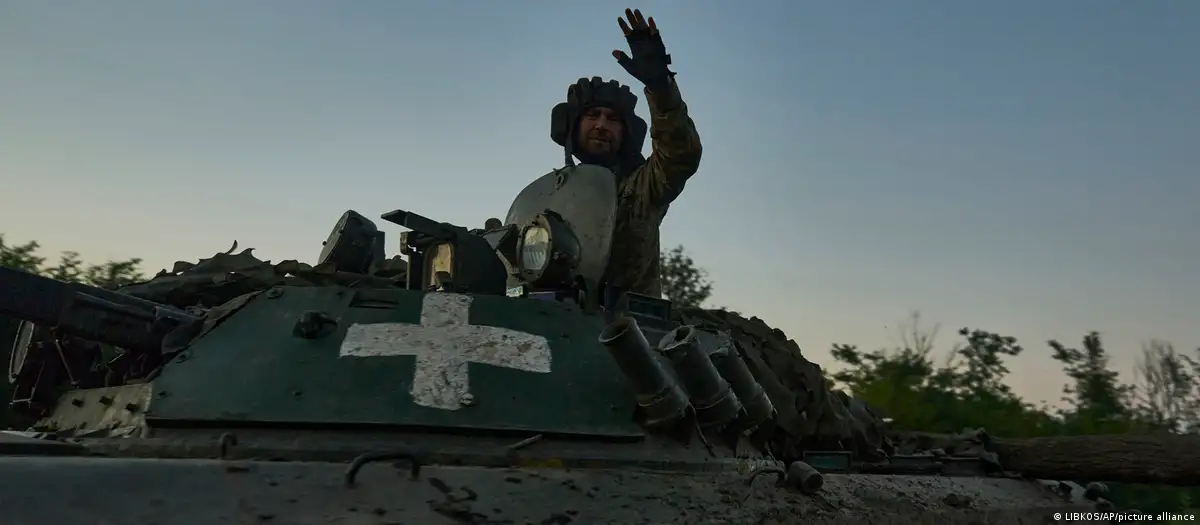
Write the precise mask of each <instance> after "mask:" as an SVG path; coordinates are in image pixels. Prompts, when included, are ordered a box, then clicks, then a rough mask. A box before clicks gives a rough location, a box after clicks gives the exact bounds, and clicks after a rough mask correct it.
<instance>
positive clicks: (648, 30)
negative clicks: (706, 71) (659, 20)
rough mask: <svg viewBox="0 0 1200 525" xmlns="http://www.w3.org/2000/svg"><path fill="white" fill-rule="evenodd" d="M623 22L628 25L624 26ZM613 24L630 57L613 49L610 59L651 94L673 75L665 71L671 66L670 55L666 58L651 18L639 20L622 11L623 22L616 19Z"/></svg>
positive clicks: (634, 12) (634, 11) (632, 13)
mask: <svg viewBox="0 0 1200 525" xmlns="http://www.w3.org/2000/svg"><path fill="white" fill-rule="evenodd" d="M626 19H629V21H628V22H626V21H625V20H626ZM617 24H618V25H620V26H621V31H622V32H624V33H625V41H627V42H629V52H630V53H632V54H633V57H632V58H631V57H630V56H629V55H626V54H625V52H624V51H621V50H620V49H614V50H613V58H616V59H617V63H618V64H620V65H621V67H623V68H625V71H628V72H629V74H630V75H632V76H633V78H636V79H638V81H640V82H641V83H642V84H644V85H645V86H646V87H647V88H650V90H651V91H653V90H655V89H656V88H662V87H664V86H666V85H667V84H668V83H669V82H670V80H671V77H673V76H675V73H672V72H671V71H670V70H669V69H667V66H669V65H671V55H668V54H667V48H666V46H665V45H663V41H662V35H661V34H659V32H658V26H656V25H655V24H654V18H646V17H644V16H642V12H641V11H640V10H637V9H626V10H625V17H624V18H622V17H617Z"/></svg>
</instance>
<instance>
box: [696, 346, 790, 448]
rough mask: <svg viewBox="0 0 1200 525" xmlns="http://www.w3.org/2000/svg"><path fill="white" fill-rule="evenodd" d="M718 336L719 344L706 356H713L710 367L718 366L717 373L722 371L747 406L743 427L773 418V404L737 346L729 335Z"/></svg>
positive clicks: (754, 426) (748, 427) (735, 392)
mask: <svg viewBox="0 0 1200 525" xmlns="http://www.w3.org/2000/svg"><path fill="white" fill-rule="evenodd" d="M718 337H719V338H720V340H721V342H720V347H719V348H717V350H716V351H714V352H713V353H712V354H709V358H710V359H712V362H713V366H716V367H717V372H719V373H720V374H721V377H722V378H724V379H725V381H728V382H729V386H730V387H732V388H733V393H734V394H737V397H738V400H740V401H741V402H742V406H743V407H744V408H745V409H746V413H745V414H744V417H745V421H744V422H743V423H744V424H745V428H746V429H747V430H754V429H755V428H757V427H758V426H759V425H761V424H763V423H764V422H766V421H769V420H770V419H771V418H773V417H775V406H774V405H772V404H771V399H770V398H769V397H767V394H766V392H764V391H763V388H762V385H760V384H758V381H756V380H755V379H754V374H753V373H751V372H750V368H749V367H747V366H746V362H745V361H743V360H742V357H741V356H740V355H738V351H737V348H736V347H734V345H733V341H732V340H731V339H730V338H729V336H728V334H721V335H719V336H718Z"/></svg>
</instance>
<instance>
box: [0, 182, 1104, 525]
mask: <svg viewBox="0 0 1200 525" xmlns="http://www.w3.org/2000/svg"><path fill="white" fill-rule="evenodd" d="M616 205H617V192H616V187H615V183H614V177H613V175H612V173H611V172H609V171H608V170H606V169H604V168H599V167H596V166H587V165H581V166H574V167H570V168H564V169H561V170H556V171H555V172H552V173H550V174H548V175H546V176H543V177H541V178H539V179H537V180H536V181H534V182H533V183H532V184H530V185H529V186H528V187H526V188H525V189H524V191H522V192H521V193H520V194H519V196H518V197H517V198H516V200H515V202H513V204H512V206H511V208H510V209H509V211H508V214H507V216H506V218H505V220H504V221H494V222H491V223H490V224H489V225H488V228H484V229H479V230H468V229H467V228H464V227H460V226H455V225H451V224H445V223H440V222H437V221H434V220H431V219H428V218H425V217H423V216H421V215H417V214H416V213H412V212H408V211H403V210H398V211H393V212H391V213H387V214H385V215H383V216H382V218H383V220H386V221H389V222H393V223H396V224H399V225H402V226H404V227H405V228H407V229H408V230H409V231H406V232H405V233H404V234H403V235H402V236H401V239H400V244H401V251H402V253H403V254H404V255H406V256H407V259H406V260H400V259H399V258H393V259H387V258H385V256H384V250H383V248H384V244H385V243H384V240H385V238H384V235H383V234H382V233H381V232H380V231H379V230H378V229H377V227H376V225H375V224H374V223H373V222H372V221H370V220H368V219H366V218H365V217H363V216H362V215H360V214H358V213H355V212H353V211H350V212H347V213H346V214H345V215H343V217H342V218H341V220H339V222H338V223H337V225H336V227H335V228H334V231H333V233H332V234H331V235H330V236H329V238H328V240H327V241H326V243H325V245H324V248H323V250H322V252H321V255H320V258H319V261H318V262H317V264H316V265H311V266H310V265H307V264H302V263H298V262H296V261H284V262H282V263H278V264H271V263H269V262H264V261H260V260H258V259H257V258H256V257H254V255H253V254H252V252H251V251H250V250H246V251H243V252H240V253H234V252H235V249H236V243H235V249H231V250H229V251H228V252H227V253H220V254H217V255H216V256H214V257H213V258H210V259H204V260H201V261H200V262H199V263H198V264H186V263H179V264H177V265H176V267H175V268H174V269H172V271H170V272H167V271H164V272H162V273H160V274H159V275H158V276H156V277H155V278H154V279H152V280H150V281H148V282H145V283H141V284H137V285H132V286H128V287H125V288H122V289H120V290H117V291H112V290H103V289H99V288H94V287H89V286H84V285H79V284H72V283H65V282H60V281H55V280H53V279H48V278H44V277H40V276H35V275H31V274H26V273H22V272H18V271H15V270H0V314H4V315H7V316H10V317H13V318H17V319H21V320H23V321H24V323H23V324H22V325H21V329H20V331H19V332H20V333H19V335H18V337H17V340H16V342H15V344H14V347H13V354H12V359H11V364H10V367H9V379H10V381H11V382H12V384H13V389H14V398H13V400H12V407H13V408H14V409H15V410H17V411H19V412H20V413H23V414H26V415H27V416H29V417H31V418H34V419H36V423H34V424H33V425H32V427H31V428H29V430H28V431H25V432H7V433H4V434H3V435H2V437H3V439H2V440H0V502H2V504H0V508H2V509H3V510H2V511H0V512H3V513H4V521H5V522H6V523H20V524H55V525H59V524H64V523H74V524H92V523H97V524H98V523H105V524H125V523H130V524H132V523H138V524H145V523H157V524H163V525H166V524H189V525H190V524H216V523H288V524H292V523H297V524H299V523H354V524H358V523H363V524H366V523H405V524H438V523H476V524H485V523H486V524H501V523H505V524H509V523H511V524H526V523H536V524H566V523H580V524H608V523H611V524H635V523H734V524H747V523H798V522H805V523H894V522H898V521H905V522H919V523H982V522H987V523H1033V522H1035V521H1040V520H1042V519H1045V518H1046V517H1047V516H1051V515H1052V514H1053V513H1054V512H1056V511H1057V512H1072V511H1080V510H1090V509H1091V505H1090V504H1089V503H1087V502H1086V501H1085V500H1084V499H1083V491H1082V490H1076V489H1078V487H1073V486H1070V485H1069V484H1051V485H1052V487H1051V489H1047V488H1046V484H1045V483H1042V482H1038V481H1034V480H1022V479H1011V478H1008V477H1003V476H1001V475H999V474H1000V473H999V472H998V469H996V468H995V466H994V465H992V464H991V463H989V461H987V458H986V456H984V455H979V454H975V455H967V456H963V455H955V454H946V453H944V452H942V451H937V452H942V453H938V454H935V453H925V454H911V453H910V454H901V453H899V451H897V450H896V449H895V448H893V446H892V445H891V442H890V441H889V439H888V438H887V437H886V432H885V430H886V429H885V427H884V425H883V422H882V421H881V420H880V418H878V417H877V416H876V415H875V414H874V413H872V412H871V410H870V408H869V407H867V406H866V405H864V404H862V403H860V402H857V401H856V400H854V399H852V398H849V397H847V396H845V395H844V394H840V393H837V392H834V391H831V390H830V389H829V387H828V386H827V385H826V383H825V380H824V378H823V377H822V376H821V372H820V369H819V368H818V367H816V366H815V365H812V364H811V363H809V362H808V361H806V360H804V358H803V356H802V355H801V354H800V351H799V348H797V347H796V346H795V343H792V342H791V341H788V340H786V338H785V337H783V334H782V333H781V332H779V331H778V330H773V329H771V328H769V327H767V326H766V325H765V324H764V323H762V322H761V321H759V320H758V319H755V318H751V319H745V318H742V317H740V316H738V315H736V314H733V313H729V312H721V311H706V310H700V309H694V308H693V309H689V308H675V307H674V306H673V305H672V304H671V303H670V302H669V301H666V300H663V299H661V298H658V297H649V296H645V295H638V294H633V293H625V292H623V291H621V290H614V289H612V288H610V287H606V286H605V283H604V273H605V269H606V266H607V264H608V260H607V258H608V253H609V247H610V246H611V244H612V242H613V238H612V236H613V223H614V219H615V214H616ZM1064 488H1065V490H1063V489H1064Z"/></svg>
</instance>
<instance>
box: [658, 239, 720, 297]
mask: <svg viewBox="0 0 1200 525" xmlns="http://www.w3.org/2000/svg"><path fill="white" fill-rule="evenodd" d="M658 260H659V279H660V282H661V283H662V293H663V297H666V298H667V299H669V300H670V301H671V302H672V303H675V304H676V305H678V306H685V307H687V306H693V307H694V306H700V303H703V302H704V301H705V300H706V299H708V297H709V296H710V295H712V282H710V281H709V280H708V272H706V271H704V270H703V269H701V268H698V267H696V262H695V261H693V260H692V258H691V257H690V256H688V255H687V254H686V253H685V252H684V250H683V246H676V247H674V248H672V249H671V250H670V251H668V252H663V253H662V254H660V255H659V259H658Z"/></svg>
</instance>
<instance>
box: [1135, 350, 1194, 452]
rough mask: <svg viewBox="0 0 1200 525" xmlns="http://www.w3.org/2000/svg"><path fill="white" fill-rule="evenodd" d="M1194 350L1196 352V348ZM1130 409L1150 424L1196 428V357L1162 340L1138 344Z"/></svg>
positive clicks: (1176, 428) (1178, 429)
mask: <svg viewBox="0 0 1200 525" xmlns="http://www.w3.org/2000/svg"><path fill="white" fill-rule="evenodd" d="M1196 353H1197V354H1198V355H1200V350H1197V351H1196ZM1134 378H1135V382H1136V390H1135V392H1134V396H1133V397H1134V403H1135V407H1134V409H1135V410H1137V411H1138V412H1139V414H1140V415H1141V416H1142V418H1143V419H1144V420H1145V422H1146V423H1147V424H1148V425H1150V426H1151V427H1153V428H1156V429H1160V430H1169V431H1174V432H1187V433H1195V432H1197V425H1198V424H1200V381H1198V380H1197V379H1198V378H1200V361H1198V360H1197V359H1195V358H1193V357H1191V356H1189V355H1187V354H1183V353H1178V352H1176V351H1175V347H1174V346H1173V345H1171V343H1168V342H1166V341H1159V340H1151V341H1150V342H1149V343H1146V344H1144V345H1142V355H1141V357H1140V358H1138V362H1137V366H1136V368H1135V369H1134Z"/></svg>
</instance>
